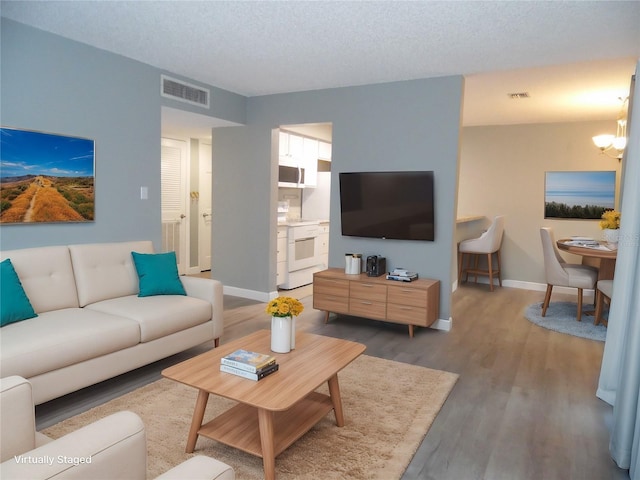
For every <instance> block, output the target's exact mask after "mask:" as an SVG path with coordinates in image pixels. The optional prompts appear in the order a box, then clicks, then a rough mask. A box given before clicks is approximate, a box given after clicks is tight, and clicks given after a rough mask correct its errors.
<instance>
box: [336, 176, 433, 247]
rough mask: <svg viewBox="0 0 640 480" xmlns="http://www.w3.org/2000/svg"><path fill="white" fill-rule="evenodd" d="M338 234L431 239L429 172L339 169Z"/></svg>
mask: <svg viewBox="0 0 640 480" xmlns="http://www.w3.org/2000/svg"><path fill="white" fill-rule="evenodd" d="M340 213H341V221H342V222H341V223H342V235H346V236H355V237H372V238H388V239H398V240H430V241H433V240H434V201H433V172H432V171H429V172H426V171H425V172H409V171H407V172H341V173H340Z"/></svg>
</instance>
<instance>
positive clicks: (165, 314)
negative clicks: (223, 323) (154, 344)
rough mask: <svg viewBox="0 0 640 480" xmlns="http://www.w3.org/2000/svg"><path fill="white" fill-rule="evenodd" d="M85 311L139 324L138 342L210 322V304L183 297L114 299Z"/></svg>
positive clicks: (91, 306)
mask: <svg viewBox="0 0 640 480" xmlns="http://www.w3.org/2000/svg"><path fill="white" fill-rule="evenodd" d="M85 309H90V310H96V311H99V312H103V313H108V314H111V315H117V316H123V317H127V318H130V319H132V320H135V321H136V322H137V323H139V324H140V341H141V342H150V341H151V340H155V339H157V338H161V337H164V336H167V335H170V334H172V333H175V332H179V331H181V330H185V329H187V328H190V327H194V326H196V325H200V324H202V323H206V322H208V321H209V320H211V316H212V307H211V303H209V302H206V301H204V300H200V299H199V298H193V297H185V296H182V295H156V296H152V297H138V296H137V295H131V296H128V297H120V298H113V299H111V300H104V301H102V302H98V303H93V304H91V305H87V306H86V307H85Z"/></svg>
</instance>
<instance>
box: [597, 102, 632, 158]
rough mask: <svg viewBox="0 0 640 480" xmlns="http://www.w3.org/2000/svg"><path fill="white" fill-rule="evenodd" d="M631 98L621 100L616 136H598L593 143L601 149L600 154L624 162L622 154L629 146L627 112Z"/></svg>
mask: <svg viewBox="0 0 640 480" xmlns="http://www.w3.org/2000/svg"><path fill="white" fill-rule="evenodd" d="M627 100H629V97H626V98H624V99H623V98H621V97H620V101H621V102H622V107H621V108H620V113H619V114H618V120H617V127H616V134H615V135H611V134H609V135H596V136H595V137H593V138H592V140H593V143H594V144H595V146H596V147H598V148H599V149H600V153H603V154H605V155H606V156H608V157H611V158H617V159H618V160H622V154H623V153H624V149H625V147H626V146H627V112H626V104H627Z"/></svg>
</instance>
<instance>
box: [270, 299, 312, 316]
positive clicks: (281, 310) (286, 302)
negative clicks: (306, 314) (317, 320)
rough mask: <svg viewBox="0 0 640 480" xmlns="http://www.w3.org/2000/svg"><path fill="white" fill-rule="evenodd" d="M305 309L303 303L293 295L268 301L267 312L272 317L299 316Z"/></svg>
mask: <svg viewBox="0 0 640 480" xmlns="http://www.w3.org/2000/svg"><path fill="white" fill-rule="evenodd" d="M303 310H304V306H303V305H302V303H301V302H300V301H299V300H298V299H296V298H293V297H278V298H274V299H273V300H271V301H270V302H269V303H267V307H266V308H265V312H267V313H268V314H269V315H271V316H272V317H289V316H294V317H296V316H298V315H300V314H301V313H302V311H303Z"/></svg>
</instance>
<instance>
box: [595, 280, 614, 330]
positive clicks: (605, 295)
mask: <svg viewBox="0 0 640 480" xmlns="http://www.w3.org/2000/svg"><path fill="white" fill-rule="evenodd" d="M612 296H613V280H598V283H597V284H596V313H595V314H594V317H595V319H594V320H593V324H594V325H599V324H603V325H605V326H607V325H608V324H609V321H608V320H607V319H605V318H602V307H603V306H604V304H605V303H606V304H607V305H609V307H611V297H612Z"/></svg>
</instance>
